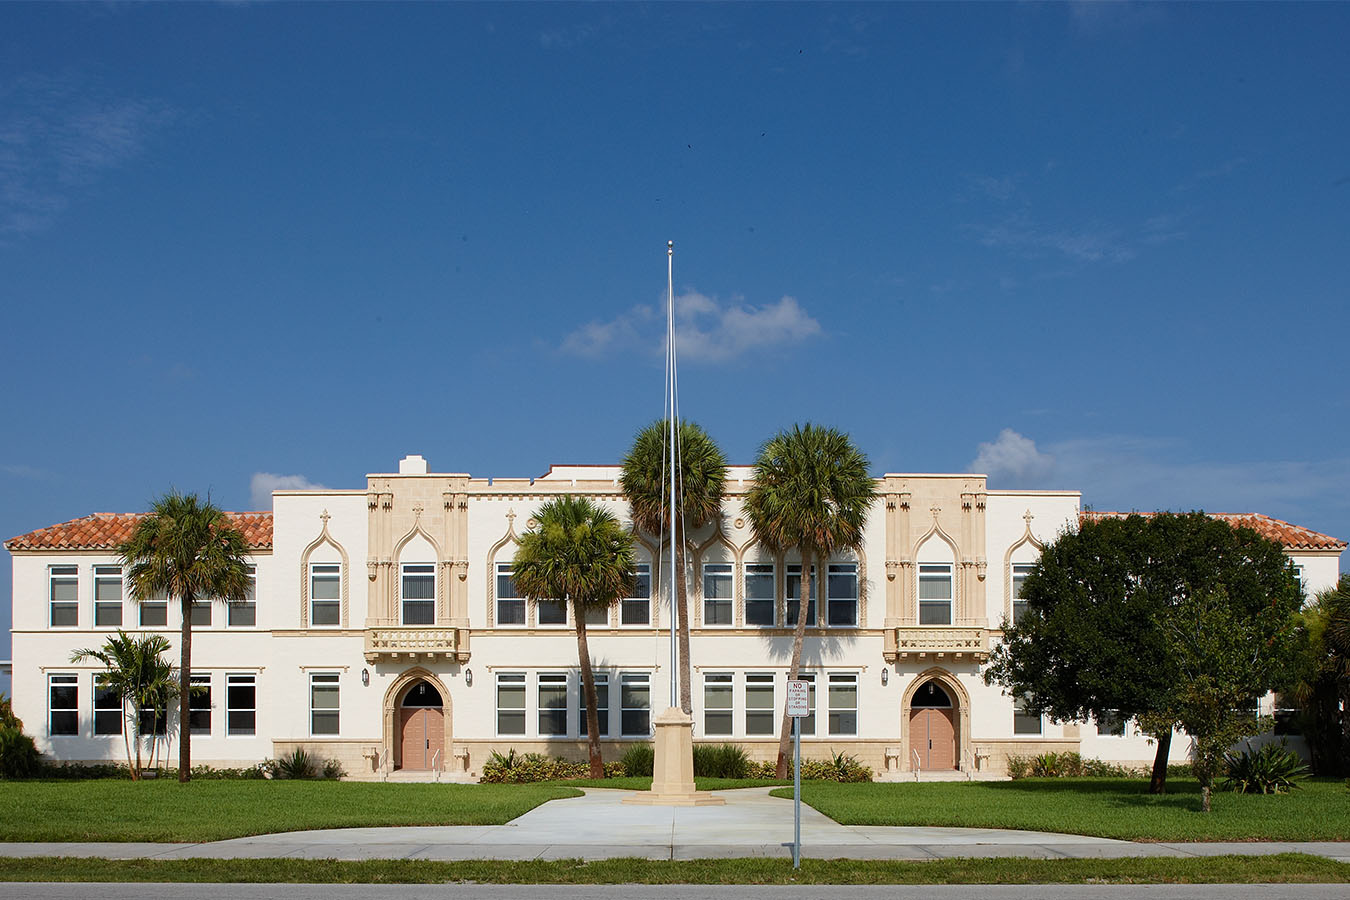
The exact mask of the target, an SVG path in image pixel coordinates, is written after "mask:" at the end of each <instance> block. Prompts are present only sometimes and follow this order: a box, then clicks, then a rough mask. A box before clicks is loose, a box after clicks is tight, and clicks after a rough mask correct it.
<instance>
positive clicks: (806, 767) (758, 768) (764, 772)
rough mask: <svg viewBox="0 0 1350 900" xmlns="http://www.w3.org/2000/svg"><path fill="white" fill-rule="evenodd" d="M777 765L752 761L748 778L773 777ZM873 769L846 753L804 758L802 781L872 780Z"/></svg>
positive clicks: (790, 767) (746, 775)
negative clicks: (829, 756)
mask: <svg viewBox="0 0 1350 900" xmlns="http://www.w3.org/2000/svg"><path fill="white" fill-rule="evenodd" d="M775 775H776V772H775V767H774V764H773V763H771V762H752V763H750V764H749V766H748V767H747V768H746V772H745V776H744V777H746V778H773V777H775ZM788 777H789V778H791V777H792V766H791V764H789V765H788ZM871 780H872V770H871V769H870V768H868V767H867V766H864V765H863V764H862V763H860V762H858V760H857V757H854V756H850V755H848V754H846V753H836V754H835V755H834V756H832V757H831V758H829V759H804V760H802V781H839V782H856V781H871Z"/></svg>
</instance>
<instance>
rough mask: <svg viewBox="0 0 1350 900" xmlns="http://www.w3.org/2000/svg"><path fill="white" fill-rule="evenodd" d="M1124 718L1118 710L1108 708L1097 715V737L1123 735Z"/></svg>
mask: <svg viewBox="0 0 1350 900" xmlns="http://www.w3.org/2000/svg"><path fill="white" fill-rule="evenodd" d="M1124 736H1125V719H1124V718H1122V717H1121V715H1120V710H1116V709H1113V710H1109V711H1108V712H1105V713H1103V714H1102V715H1100V716H1097V737H1124Z"/></svg>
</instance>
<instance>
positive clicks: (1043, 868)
mask: <svg viewBox="0 0 1350 900" xmlns="http://www.w3.org/2000/svg"><path fill="white" fill-rule="evenodd" d="M0 881H109V882H111V881H120V882H210V883H217V884H222V883H237V884H243V883H249V884H258V883H273V884H442V883H455V882H476V883H480V884H1084V883H1088V882H1091V883H1102V884H1282V883H1298V884H1305V883H1324V884H1325V883H1338V884H1339V883H1347V882H1350V864H1347V863H1340V862H1335V861H1333V860H1328V859H1323V858H1321V857H1316V856H1307V855H1304V854H1298V853H1285V854H1280V855H1278V856H1216V857H1208V858H1194V857H1189V858H1184V859H1159V858H1148V859H940V860H932V861H929V862H897V861H880V860H851V859H834V860H821V859H803V860H802V867H801V869H800V870H798V871H796V872H794V871H793V870H792V863H791V861H790V860H786V859H781V860H777V859H696V860H675V861H667V860H646V859H607V860H597V861H593V862H586V861H583V860H576V859H573V860H530V861H523V862H510V861H504V860H482V861H471V862H434V861H429V860H406V859H404V860H363V861H359V862H355V861H353V862H343V861H335V860H324V859H181V860H112V859H81V858H71V857H63V858H55V857H21V858H12V859H0Z"/></svg>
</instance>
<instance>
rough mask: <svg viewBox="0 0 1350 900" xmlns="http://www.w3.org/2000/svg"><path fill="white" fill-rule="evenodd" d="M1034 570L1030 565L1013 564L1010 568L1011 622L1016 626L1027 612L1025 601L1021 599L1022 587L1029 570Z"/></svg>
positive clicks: (1029, 572) (1033, 566)
mask: <svg viewBox="0 0 1350 900" xmlns="http://www.w3.org/2000/svg"><path fill="white" fill-rule="evenodd" d="M1034 568H1036V566H1035V565H1033V564H1031V563H1026V564H1023V563H1013V567H1012V620H1013V624H1014V625H1016V624H1017V623H1018V622H1020V621H1022V616H1024V615H1025V614H1026V611H1027V601H1026V600H1023V599H1022V585H1024V584H1026V582H1027V576H1028V575H1030V574H1031V570H1032V569H1034Z"/></svg>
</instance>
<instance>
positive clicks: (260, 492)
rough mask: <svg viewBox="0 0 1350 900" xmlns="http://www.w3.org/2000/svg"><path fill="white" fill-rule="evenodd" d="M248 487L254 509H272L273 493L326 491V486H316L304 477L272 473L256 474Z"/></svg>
mask: <svg viewBox="0 0 1350 900" xmlns="http://www.w3.org/2000/svg"><path fill="white" fill-rule="evenodd" d="M248 486H249V492H250V494H251V496H252V502H253V509H271V508H272V492H273V491H303V490H309V489H311V488H313V489H316V490H324V485H322V484H316V483H315V482H313V481H310V480H309V479H308V478H306V477H305V476H303V475H274V474H273V473H271V472H254V473H253V477H252V478H251V479H249V483H248Z"/></svg>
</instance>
